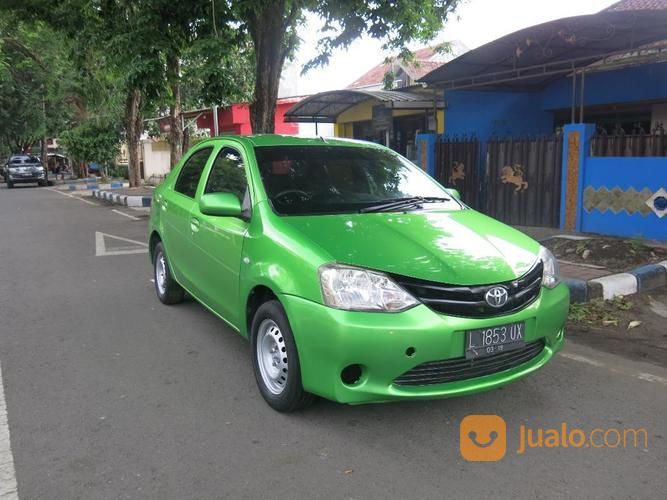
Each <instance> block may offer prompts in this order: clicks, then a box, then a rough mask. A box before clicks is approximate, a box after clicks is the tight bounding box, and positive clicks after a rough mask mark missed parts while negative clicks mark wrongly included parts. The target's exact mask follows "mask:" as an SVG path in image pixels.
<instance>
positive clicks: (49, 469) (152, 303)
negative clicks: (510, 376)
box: [0, 185, 667, 499]
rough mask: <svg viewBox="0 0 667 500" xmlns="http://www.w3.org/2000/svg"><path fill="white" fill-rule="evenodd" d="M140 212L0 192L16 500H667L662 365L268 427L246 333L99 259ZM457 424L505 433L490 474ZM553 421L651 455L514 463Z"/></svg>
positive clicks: (581, 373) (146, 275)
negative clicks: (469, 456)
mask: <svg viewBox="0 0 667 500" xmlns="http://www.w3.org/2000/svg"><path fill="white" fill-rule="evenodd" d="M86 200H89V199H88V198H86ZM114 208H115V209H117V211H112V209H114ZM119 212H120V213H119ZM123 214H127V215H129V216H130V217H127V216H126V215H123ZM142 215H143V214H141V213H140V212H136V211H132V210H130V209H127V208H123V209H118V207H111V206H106V205H97V204H95V203H93V204H90V202H89V203H84V202H83V201H81V199H79V198H77V197H76V196H74V197H72V196H64V195H62V194H60V193H57V192H55V191H53V190H49V189H46V188H39V189H38V188H31V187H26V188H18V189H15V190H11V191H10V190H7V189H5V188H4V185H0V364H1V365H2V376H3V378H4V394H5V399H6V405H7V413H8V421H9V434H10V437H11V451H12V453H13V458H14V469H15V474H16V481H17V483H18V494H19V496H20V498H23V499H42V498H47V499H60V498H62V499H75V498H85V499H97V498H156V499H157V498H159V499H171V498H174V499H184V498H269V497H270V498H327V499H329V498H332V499H333V498H357V499H365V498H445V497H446V498H486V497H501V498H505V497H507V498H514V499H516V498H566V497H570V498H609V497H614V498H626V497H627V498H630V497H632V498H664V488H665V470H666V464H667V439H666V437H667V418H666V417H665V415H667V370H666V369H665V368H663V367H660V366H657V365H650V364H644V363H641V362H638V361H635V360H631V359H626V358H622V357H619V356H616V355H611V354H607V353H604V352H602V351H598V350H593V349H591V348H588V347H584V346H581V345H577V344H575V343H573V342H570V343H569V344H568V345H567V347H566V349H565V351H564V353H563V355H559V356H557V357H556V358H555V359H554V360H553V361H552V362H551V363H550V364H549V365H547V366H546V367H545V368H544V369H542V370H541V371H539V372H538V373H536V374H534V375H532V376H531V377H529V378H527V379H524V380H523V381H520V382H518V383H515V384H513V385H511V386H508V387H506V388H504V389H502V390H496V391H493V392H489V393H485V394H480V395H476V396H473V397H465V398H457V399H449V400H439V401H428V402H414V403H398V404H384V405H367V406H344V405H337V404H334V403H330V402H326V401H318V402H317V403H316V404H315V405H314V406H313V407H312V408H310V409H308V410H307V411H305V412H304V413H300V414H293V415H282V414H279V413H276V412H274V411H273V410H271V409H270V408H269V407H268V406H267V405H266V404H265V403H264V402H263V400H262V399H261V397H260V396H259V393H258V392H257V390H256V387H255V381H254V379H253V375H252V371H251V364H250V358H249V348H248V345H247V343H246V341H245V340H244V339H242V338H240V337H238V336H236V335H235V334H233V333H231V332H230V331H228V330H227V329H226V327H225V326H224V325H223V323H222V322H221V321H219V320H218V319H216V318H215V317H213V316H212V315H211V314H210V313H208V312H207V311H206V310H204V308H203V307H200V306H199V305H197V304H196V303H194V302H187V303H185V304H182V305H179V306H174V307H166V306H163V305H161V304H160V303H159V302H158V301H157V299H156V298H155V295H154V291H153V285H152V283H151V282H150V279H151V270H150V265H149V263H148V258H147V255H146V254H144V253H129V254H122V253H121V254H117V255H101V256H96V232H103V233H106V234H109V235H114V236H118V237H121V238H126V239H129V240H138V241H145V228H146V219H145V218H144V217H143V216H142ZM98 239H99V238H98ZM104 242H105V247H106V250H107V252H111V253H113V252H119V251H120V252H122V251H124V250H132V249H133V248H134V250H137V251H141V246H140V245H135V244H132V243H131V242H128V241H126V240H118V239H112V238H109V237H105V239H104ZM0 403H2V401H0ZM0 406H1V405H0ZM469 414H497V415H500V416H501V417H503V418H504V419H505V420H506V422H507V429H508V438H507V439H508V450H507V454H506V455H505V458H503V459H502V460H501V461H499V462H493V463H482V462H480V463H472V462H467V461H465V460H464V459H463V458H462V457H461V455H460V453H459V423H460V421H461V420H462V419H463V417H465V416H466V415H469ZM562 422H565V423H566V425H567V426H568V428H574V427H580V428H582V429H584V430H587V431H590V430H592V429H593V428H603V429H607V428H613V429H621V430H622V429H624V428H626V427H632V428H644V429H646V430H647V436H648V447H647V448H646V449H644V446H643V444H642V445H641V446H640V447H639V448H634V446H633V445H632V444H628V446H627V447H625V448H624V447H622V446H619V447H617V448H613V449H610V448H605V449H596V448H592V447H590V448H578V449H574V448H572V447H569V448H563V447H556V448H536V449H529V450H527V451H526V453H525V454H518V453H516V449H517V448H518V446H519V426H520V424H524V425H527V426H529V427H531V428H533V429H537V428H545V429H546V428H558V429H560V428H561V423H562ZM3 443H4V446H6V445H7V443H6V439H5V440H3V439H2V436H1V435H0V448H1V447H2V446H3ZM0 451H1V450H0ZM10 456H11V455H10ZM4 462H5V463H4V466H5V468H4V469H3V471H2V474H0V475H1V476H2V477H0V483H2V482H3V481H5V482H6V481H10V483H6V484H11V480H12V477H9V476H11V475H12V474H13V472H12V471H11V470H10V469H11V467H9V466H10V465H11V463H9V466H8V464H7V460H5V461H4ZM9 462H11V460H10V461H9ZM8 467H9V468H8Z"/></svg>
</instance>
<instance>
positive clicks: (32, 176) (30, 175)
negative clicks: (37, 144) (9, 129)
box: [4, 155, 46, 189]
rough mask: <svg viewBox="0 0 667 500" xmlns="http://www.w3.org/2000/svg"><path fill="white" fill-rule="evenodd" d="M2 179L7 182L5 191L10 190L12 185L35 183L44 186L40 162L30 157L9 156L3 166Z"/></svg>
mask: <svg viewBox="0 0 667 500" xmlns="http://www.w3.org/2000/svg"><path fill="white" fill-rule="evenodd" d="M4 177H5V180H6V181H7V189H12V188H13V187H14V184H22V183H37V185H39V186H46V172H45V171H44V167H43V166H42V162H40V161H39V159H38V158H36V157H34V156H31V155H14V156H10V157H9V159H8V160H7V163H6V164H5V168H4Z"/></svg>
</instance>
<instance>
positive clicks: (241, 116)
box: [197, 99, 299, 135]
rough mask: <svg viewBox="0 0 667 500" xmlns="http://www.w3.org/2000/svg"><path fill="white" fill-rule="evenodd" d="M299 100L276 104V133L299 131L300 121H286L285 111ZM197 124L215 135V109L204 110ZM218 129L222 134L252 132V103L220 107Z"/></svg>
mask: <svg viewBox="0 0 667 500" xmlns="http://www.w3.org/2000/svg"><path fill="white" fill-rule="evenodd" d="M297 101H298V100H296V99H289V100H285V101H284V102H281V101H278V103H277V104H276V121H275V133H276V134H290V135H296V134H298V133H299V124H298V123H285V113H286V112H287V110H288V109H290V108H291V107H292V106H293V105H294V103H295V102H297ZM197 126H198V127H199V128H207V129H210V130H211V135H213V111H212V110H208V111H204V112H203V113H202V115H201V116H200V117H199V118H197ZM218 129H219V133H220V134H236V135H249V134H252V127H251V125H250V105H248V104H232V105H231V106H228V107H226V108H218Z"/></svg>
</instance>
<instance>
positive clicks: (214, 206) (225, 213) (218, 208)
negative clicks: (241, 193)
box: [199, 193, 241, 217]
mask: <svg viewBox="0 0 667 500" xmlns="http://www.w3.org/2000/svg"><path fill="white" fill-rule="evenodd" d="M199 211H200V212H201V213H203V214H204V215H215V216H218V217H240V216H241V200H239V198H238V196H236V195H235V194H232V193H211V194H205V195H204V196H202V197H201V200H199Z"/></svg>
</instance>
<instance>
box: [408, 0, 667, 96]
mask: <svg viewBox="0 0 667 500" xmlns="http://www.w3.org/2000/svg"><path fill="white" fill-rule="evenodd" d="M666 38H667V10H636V11H621V12H599V13H597V14H591V15H586V16H576V17H567V18H563V19H557V20H555V21H549V22H546V23H543V24H538V25H536V26H531V27H530V28H525V29H522V30H519V31H516V32H514V33H512V34H509V35H506V36H504V37H502V38H499V39H497V40H494V41H493V42H490V43H487V44H485V45H482V46H481V47H479V48H477V49H475V50H471V51H469V52H466V53H465V54H463V55H462V56H460V57H457V58H456V59H454V60H452V61H450V62H448V63H446V64H444V65H443V66H441V67H439V68H438V69H435V70H433V71H431V72H430V73H428V74H427V75H425V76H423V77H422V78H421V80H420V81H421V82H425V83H428V84H429V85H432V86H437V87H441V88H444V89H463V88H493V89H517V88H541V87H544V86H545V85H547V84H549V83H551V82H552V81H554V80H557V79H559V78H562V77H563V76H564V75H567V74H570V73H572V72H575V71H578V70H580V69H581V68H586V67H588V66H590V65H591V64H593V63H595V62H597V61H601V60H606V59H607V58H610V57H611V58H613V56H619V55H623V54H624V53H628V52H632V51H637V50H638V49H639V48H642V47H646V46H647V45H649V44H652V43H654V42H657V41H660V40H664V39H666Z"/></svg>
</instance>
